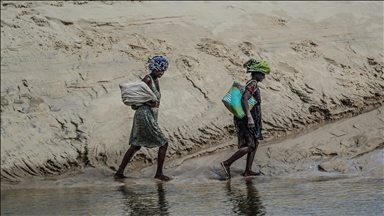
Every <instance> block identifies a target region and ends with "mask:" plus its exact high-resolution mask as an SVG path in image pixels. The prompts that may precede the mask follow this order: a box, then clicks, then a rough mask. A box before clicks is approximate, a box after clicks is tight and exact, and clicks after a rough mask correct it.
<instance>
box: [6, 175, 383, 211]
mask: <svg viewBox="0 0 384 216" xmlns="http://www.w3.org/2000/svg"><path fill="white" fill-rule="evenodd" d="M383 183H384V180H383V179H372V178H368V179H363V178H330V177H326V178H325V177H322V178H312V179H287V178H271V177H257V178H242V177H241V178H235V179H232V180H230V181H217V182H214V183H201V184H187V185H185V184H173V183H172V182H167V183H161V182H155V181H153V183H152V182H151V183H150V184H147V185H141V184H134V185H128V184H125V185H124V186H118V187H115V186H114V187H94V188H66V189H38V190H36V189H18V190H6V191H2V193H1V215H383V213H384V193H383V185H384V184H383Z"/></svg>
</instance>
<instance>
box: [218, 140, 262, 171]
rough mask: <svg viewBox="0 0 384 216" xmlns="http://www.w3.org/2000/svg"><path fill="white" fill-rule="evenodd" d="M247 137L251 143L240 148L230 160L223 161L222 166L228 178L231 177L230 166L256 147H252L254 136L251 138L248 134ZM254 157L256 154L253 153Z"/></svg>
mask: <svg viewBox="0 0 384 216" xmlns="http://www.w3.org/2000/svg"><path fill="white" fill-rule="evenodd" d="M238 136H240V135H239V134H238ZM246 139H247V141H248V142H249V143H250V145H249V146H246V147H242V148H240V149H239V150H237V152H235V154H233V155H232V156H231V157H230V158H229V159H228V160H226V161H223V162H221V166H222V167H223V169H224V171H225V173H226V174H227V176H228V178H231V172H230V166H231V165H232V163H233V162H235V161H237V160H238V159H239V158H241V157H243V156H244V155H245V154H247V153H248V154H249V153H251V152H252V151H253V150H254V148H253V147H252V146H254V142H253V138H251V137H250V136H247V137H246ZM239 141H240V139H239ZM255 152H256V151H255ZM253 157H254V155H253Z"/></svg>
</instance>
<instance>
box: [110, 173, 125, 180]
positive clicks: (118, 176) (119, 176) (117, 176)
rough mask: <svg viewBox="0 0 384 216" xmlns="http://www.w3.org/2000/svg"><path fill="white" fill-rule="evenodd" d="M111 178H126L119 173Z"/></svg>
mask: <svg viewBox="0 0 384 216" xmlns="http://www.w3.org/2000/svg"><path fill="white" fill-rule="evenodd" d="M113 177H114V178H115V179H123V178H127V177H126V176H125V175H124V174H121V173H115V175H113Z"/></svg>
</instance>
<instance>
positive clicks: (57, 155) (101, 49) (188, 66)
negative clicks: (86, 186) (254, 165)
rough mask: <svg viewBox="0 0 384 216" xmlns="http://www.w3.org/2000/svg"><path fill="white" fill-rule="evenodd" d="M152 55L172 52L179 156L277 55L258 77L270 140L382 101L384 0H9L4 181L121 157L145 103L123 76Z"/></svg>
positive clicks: (169, 103) (148, 157)
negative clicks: (127, 90) (128, 96)
mask: <svg viewBox="0 0 384 216" xmlns="http://www.w3.org/2000/svg"><path fill="white" fill-rule="evenodd" d="M153 55H163V56H166V57H167V58H168V60H169V62H170V67H169V70H168V71H167V72H166V73H165V75H164V76H163V77H162V78H161V80H160V84H161V91H162V102H161V110H160V116H159V124H160V125H161V127H162V129H163V130H164V132H165V133H166V135H167V136H168V137H169V140H170V146H169V148H168V149H169V151H168V157H169V158H175V157H176V156H179V155H187V154H189V153H191V152H195V151H197V150H201V149H207V148H210V147H212V146H215V145H217V144H218V143H222V142H224V141H226V140H228V139H229V138H231V137H233V126H232V116H231V114H230V113H229V112H228V111H227V110H226V109H225V107H224V106H223V104H222V102H221V98H222V97H223V96H224V95H225V93H226V92H227V91H228V89H229V87H230V85H231V83H232V81H233V80H236V81H241V82H245V81H246V80H247V79H249V75H248V74H245V73H244V69H243V68H242V66H241V65H242V64H243V63H244V62H245V61H246V60H248V59H249V58H250V57H254V58H257V59H264V60H266V61H267V62H269V63H270V65H271V68H272V72H271V75H269V76H268V77H267V78H266V79H265V80H264V82H263V83H261V84H260V86H261V91H262V109H263V118H264V119H263V122H264V128H263V129H264V130H263V133H264V137H265V138H266V141H273V140H276V139H277V138H283V137H285V136H287V135H292V134H295V133H300V132H302V131H304V130H306V129H308V128H311V127H314V126H316V125H319V124H323V123H327V122H331V121H336V120H340V119H343V118H345V117H350V116H356V115H359V114H361V113H364V112H367V111H370V110H373V109H375V108H378V107H380V106H382V105H383V102H384V91H383V90H384V74H383V68H384V61H383V56H384V54H383V2H209V1H204V2H136V1H133V2H128V1H124V2H110V1H99V2H93V1H77V2H64V1H57V2H52V1H47V2H23V1H17V2H16V1H14V2H12V1H2V2H1V181H2V183H3V182H20V181H23V179H26V178H29V177H33V176H37V177H40V176H52V175H60V174H63V173H66V172H67V171H69V170H73V169H77V168H81V167H111V169H113V168H114V167H117V166H118V164H119V163H120V160H121V158H122V156H123V154H124V153H125V151H126V150H127V148H128V147H129V146H128V145H127V142H128V138H129V132H130V127H131V123H132V118H133V114H134V111H133V110H131V109H130V107H127V106H125V105H124V104H123V103H122V101H121V98H120V89H119V84H120V83H124V82H130V81H137V80H139V79H140V78H142V77H143V76H144V75H145V74H147V73H149V71H148V69H147V68H146V64H145V63H146V60H147V59H148V57H151V56H153ZM376 116H379V117H378V118H380V117H381V118H382V115H381V113H380V114H379V115H376ZM375 118H376V117H375ZM378 125H379V129H380V128H381V129H382V128H383V127H382V121H381V126H380V123H378ZM335 133H338V132H335ZM382 135H383V134H382V131H381V130H377V131H373V132H372V133H371V134H366V137H368V138H366V139H369V137H373V138H372V139H375V140H376V139H378V141H377V140H376V141H375V142H374V143H375V144H374V145H375V146H369V149H370V151H371V150H374V149H377V148H379V149H381V148H383V145H382ZM364 139H365V138H364ZM360 140H363V138H362V139H360ZM361 143H363V144H361ZM358 144H359V145H364V142H363V141H361V142H359V143H358ZM229 145H230V144H229ZM346 145H347V146H348V145H352V144H351V143H347V144H346ZM308 148H310V146H308ZM364 148H365V147H364ZM367 148H368V147H367ZM327 149H332V148H331V147H329V148H328V147H327V148H326V149H322V148H320V150H316V151H319V152H318V155H321V154H333V153H332V152H333V151H331V150H327ZM327 151H330V153H326V152H327ZM367 151H368V150H367ZM324 152H325V153H324ZM292 154H293V153H292ZM338 155H340V154H338ZM156 157H157V149H143V150H142V151H140V152H139V153H138V154H137V155H136V156H135V158H134V161H136V162H137V164H139V163H141V162H144V163H147V164H148V165H150V164H151V163H152V162H155V159H156ZM340 160H342V159H340ZM134 166H135V165H132V166H131V167H130V168H131V169H132V168H133V167H134ZM321 168H322V169H324V170H333V169H334V168H332V165H327V164H323V165H322V166H321ZM335 169H337V168H335ZM340 169H341V168H340ZM271 173H273V171H271Z"/></svg>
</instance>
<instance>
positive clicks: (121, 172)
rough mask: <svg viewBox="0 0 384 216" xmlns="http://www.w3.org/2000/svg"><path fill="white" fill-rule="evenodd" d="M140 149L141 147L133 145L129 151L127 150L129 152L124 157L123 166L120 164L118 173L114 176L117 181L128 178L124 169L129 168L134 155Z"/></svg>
mask: <svg viewBox="0 0 384 216" xmlns="http://www.w3.org/2000/svg"><path fill="white" fill-rule="evenodd" d="M140 148H141V147H140V146H133V145H131V147H129V149H128V150H127V152H126V153H125V155H124V158H123V161H121V164H120V166H119V169H118V170H117V172H116V173H115V175H113V177H114V178H115V179H121V178H127V177H126V176H124V169H125V167H126V166H127V164H128V162H129V161H130V160H131V159H132V157H133V155H134V154H135V153H136V152H137V151H138V150H139V149H140Z"/></svg>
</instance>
